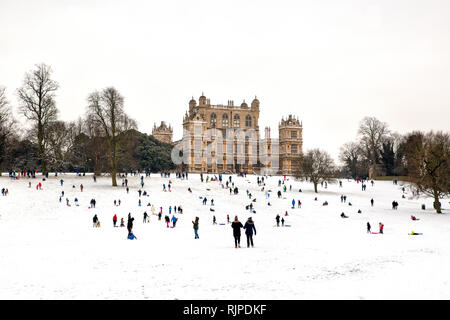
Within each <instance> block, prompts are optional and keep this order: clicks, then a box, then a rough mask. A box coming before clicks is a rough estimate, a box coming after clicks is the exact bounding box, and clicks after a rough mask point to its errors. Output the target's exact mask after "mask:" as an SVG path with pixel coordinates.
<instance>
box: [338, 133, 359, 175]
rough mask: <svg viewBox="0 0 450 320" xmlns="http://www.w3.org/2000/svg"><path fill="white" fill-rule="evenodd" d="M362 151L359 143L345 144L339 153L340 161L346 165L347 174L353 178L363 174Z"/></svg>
mask: <svg viewBox="0 0 450 320" xmlns="http://www.w3.org/2000/svg"><path fill="white" fill-rule="evenodd" d="M361 154H362V150H361V146H360V144H358V143H357V142H348V143H345V144H344V145H343V146H342V147H341V149H340V152H339V160H340V161H341V162H342V163H344V168H345V169H346V171H347V173H348V174H350V175H351V176H352V177H353V178H356V177H358V176H359V175H360V174H361V172H362V169H361V167H362V163H363V159H362V156H361Z"/></svg>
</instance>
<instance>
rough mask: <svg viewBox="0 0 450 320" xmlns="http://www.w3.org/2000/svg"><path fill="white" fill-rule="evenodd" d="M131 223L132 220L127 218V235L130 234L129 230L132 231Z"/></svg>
mask: <svg viewBox="0 0 450 320" xmlns="http://www.w3.org/2000/svg"><path fill="white" fill-rule="evenodd" d="M133 221H134V218H131V217H129V219H128V222H127V229H128V233H130V232H131V229H133Z"/></svg>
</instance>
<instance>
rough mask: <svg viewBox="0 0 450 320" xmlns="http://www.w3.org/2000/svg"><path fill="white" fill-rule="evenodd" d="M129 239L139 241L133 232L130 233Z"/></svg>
mask: <svg viewBox="0 0 450 320" xmlns="http://www.w3.org/2000/svg"><path fill="white" fill-rule="evenodd" d="M128 239H129V240H134V239H136V240H137V238H136V236H135V235H134V234H133V232H131V231H130V233H129V234H128Z"/></svg>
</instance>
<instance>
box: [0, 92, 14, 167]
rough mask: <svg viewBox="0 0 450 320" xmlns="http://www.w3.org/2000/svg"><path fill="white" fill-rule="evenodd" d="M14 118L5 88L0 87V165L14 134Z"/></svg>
mask: <svg viewBox="0 0 450 320" xmlns="http://www.w3.org/2000/svg"><path fill="white" fill-rule="evenodd" d="M14 127H15V120H14V118H13V116H12V114H11V106H10V104H9V102H8V100H7V98H6V89H5V88H4V87H0V165H1V164H3V162H4V160H5V158H6V157H7V153H8V147H9V145H10V138H11V137H12V135H13V134H14ZM0 175H1V171H0Z"/></svg>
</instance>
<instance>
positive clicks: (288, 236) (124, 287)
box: [0, 174, 450, 299]
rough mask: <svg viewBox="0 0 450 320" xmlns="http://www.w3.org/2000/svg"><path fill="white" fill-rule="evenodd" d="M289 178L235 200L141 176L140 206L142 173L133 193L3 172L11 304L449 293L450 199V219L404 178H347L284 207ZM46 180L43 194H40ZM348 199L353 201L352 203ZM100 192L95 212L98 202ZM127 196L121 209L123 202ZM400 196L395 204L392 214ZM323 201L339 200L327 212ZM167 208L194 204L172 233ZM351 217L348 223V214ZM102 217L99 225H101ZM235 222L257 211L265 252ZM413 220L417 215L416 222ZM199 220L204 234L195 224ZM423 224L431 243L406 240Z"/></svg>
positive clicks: (0, 203) (245, 183) (5, 288)
mask: <svg viewBox="0 0 450 320" xmlns="http://www.w3.org/2000/svg"><path fill="white" fill-rule="evenodd" d="M210 176H211V175H210ZM228 177H229V176H228V175H225V176H224V181H223V183H225V181H226V180H227V179H228ZM61 178H63V179H64V186H63V187H61V185H60V183H59V180H60V179H61ZM205 178H206V175H205ZM279 179H280V177H269V178H268V179H266V190H269V189H270V190H272V192H271V193H270V199H269V200H267V199H266V197H265V194H264V192H263V191H261V187H259V186H258V185H257V183H256V176H250V175H249V176H247V177H246V178H244V177H237V176H233V181H234V182H235V185H236V186H237V187H239V194H238V195H230V194H229V190H227V189H222V187H221V185H220V184H219V182H209V183H206V182H204V183H201V182H200V178H199V176H198V175H194V174H192V175H189V180H180V179H176V178H175V176H173V175H172V176H171V178H170V180H171V181H172V182H173V184H172V192H163V191H162V184H163V183H165V184H166V185H167V184H168V181H169V179H168V178H161V177H160V175H152V177H151V178H145V180H144V181H145V186H144V188H142V190H146V191H147V192H148V193H149V196H148V197H141V199H142V204H143V206H142V207H139V206H138V199H139V195H138V192H137V191H138V190H139V188H140V186H139V182H140V180H139V178H138V177H130V176H128V180H129V186H130V193H129V194H127V193H126V191H125V188H124V187H122V186H119V187H116V188H113V187H111V186H110V185H111V179H110V177H99V178H98V179H97V182H96V183H95V182H94V181H93V179H92V176H86V177H76V176H74V175H69V174H66V175H59V176H58V177H54V176H53V175H51V176H50V178H49V179H48V180H47V181H43V182H42V179H41V177H39V178H36V179H27V178H24V179H20V180H17V181H12V180H10V179H9V178H8V177H5V176H3V177H1V178H0V189H1V188H8V189H9V195H8V196H1V195H0V299H450V273H449V272H448V271H449V270H450V215H449V210H447V209H448V208H449V207H450V205H449V199H443V200H442V205H443V207H444V209H445V210H444V214H441V215H438V214H436V213H434V211H433V209H432V200H431V199H430V198H428V199H410V194H409V193H407V194H406V195H405V196H406V198H404V199H403V198H402V193H403V192H402V190H401V182H399V185H393V184H392V182H381V181H376V182H375V185H374V186H373V187H372V186H371V184H370V183H367V190H366V191H362V190H361V184H357V183H356V182H355V181H347V180H343V187H342V188H340V187H339V185H338V184H333V185H332V184H329V185H328V188H327V189H325V188H324V187H320V186H319V194H318V195H315V194H314V193H313V189H312V185H311V184H308V183H301V182H297V181H294V180H292V179H291V180H288V181H286V186H287V192H282V198H280V199H278V198H277V195H276V192H277V191H278V190H282V188H281V187H278V180H279ZM281 179H282V178H281ZM29 181H31V184H32V186H31V188H29V187H28V183H29ZM39 181H41V182H42V184H43V188H42V189H43V190H36V184H37V183H38V182H39ZM121 181H122V180H121V179H118V183H119V185H121ZM80 184H83V185H84V190H83V192H81V191H80V188H79V186H80ZM72 185H75V188H72ZM290 185H292V191H290V190H289V187H290ZM188 187H190V188H191V189H192V191H193V193H192V194H191V193H189V192H188V191H187V189H188ZM299 188H301V189H302V191H303V192H301V193H300V192H298V189H299ZM207 189H210V190H207ZM247 189H248V190H249V191H250V192H251V193H252V195H253V197H255V198H256V199H257V201H256V202H254V208H255V210H256V213H250V212H249V211H247V210H245V205H248V204H250V202H251V201H250V200H249V198H248V197H247V195H246V190H247ZM62 190H64V191H65V196H67V197H68V198H69V200H70V203H71V205H72V206H71V207H68V206H66V201H65V198H63V199H62V202H61V203H60V202H59V196H60V194H61V191H62ZM341 195H346V196H347V203H345V204H344V203H341V199H340V197H341ZM201 196H206V197H207V199H208V202H207V205H202V200H201V199H200V198H199V197H201ZM316 196H317V197H318V201H314V198H315V197H316ZM75 197H77V198H78V199H79V202H80V206H78V207H77V206H74V198H75ZM92 198H95V199H96V201H97V206H96V208H95V209H89V208H88V207H89V202H90V200H91V199H92ZM211 198H213V199H214V202H215V205H214V206H213V207H211V206H210V199H211ZM371 198H373V199H374V201H375V205H374V207H371V205H370V199H371ZM118 199H120V200H121V202H122V204H121V206H119V207H116V206H114V204H113V201H114V200H118ZM292 199H295V201H296V202H297V200H298V199H300V200H301V202H302V207H301V208H300V209H299V208H295V209H291V202H292ZM393 200H397V201H398V203H399V208H398V210H392V208H391V202H392V201H393ZM268 201H270V202H271V204H272V206H267V202H268ZM324 201H328V203H329V205H328V206H322V203H323V202H324ZM149 202H150V203H151V204H153V205H154V206H155V208H156V212H158V211H159V207H163V218H162V220H161V221H158V218H157V216H154V215H151V210H150V207H147V203H149ZM348 202H351V203H352V204H353V205H352V206H349V205H348ZM422 203H425V204H426V210H421V204H422ZM169 205H171V206H172V207H173V206H175V205H176V206H179V205H181V206H182V207H183V210H184V212H183V214H176V215H177V216H178V218H179V220H178V222H177V225H176V227H175V228H167V227H166V224H165V222H164V215H165V214H168V207H169ZM210 208H214V209H215V212H211V211H210ZM358 209H361V210H362V213H361V214H358V213H357V211H358ZM144 211H147V213H149V214H150V223H148V224H144V223H143V222H142V219H143V212H144ZM285 211H288V213H289V216H287V217H285V219H286V224H289V225H291V227H281V226H280V227H276V222H275V216H276V215H277V214H280V216H284V213H285ZM129 212H131V215H132V216H133V217H134V218H135V221H134V228H133V230H134V233H135V235H136V236H137V238H138V240H133V241H131V240H127V239H126V236H127V230H126V228H114V227H113V222H112V217H113V215H114V214H117V216H118V220H119V221H120V218H121V217H123V218H124V219H125V223H126V220H127V215H128V213H129ZM341 212H345V214H346V215H348V216H349V218H348V219H342V218H341V217H340V214H341ZM94 214H97V215H98V217H99V219H100V222H101V227H100V228H93V225H92V217H93V215H94ZM227 214H229V215H230V219H231V220H232V219H233V218H234V216H235V215H238V216H239V220H240V221H241V222H242V223H245V221H246V220H247V218H248V217H249V216H253V219H254V221H255V226H256V230H257V235H256V236H255V237H254V241H255V247H254V248H247V246H246V239H245V235H243V236H242V238H241V246H242V248H238V249H235V248H234V240H233V236H232V229H231V227H230V225H228V224H227V223H226V215H227ZM213 215H215V216H216V218H217V222H218V224H217V225H213V224H212V216H213ZM411 215H415V216H416V217H417V218H419V219H420V220H419V221H412V220H411V219H410V216H411ZM195 216H198V217H199V218H200V229H199V236H200V239H198V240H195V239H194V232H193V228H192V223H191V221H192V220H193V219H194V218H195ZM367 222H370V224H371V225H372V230H373V231H378V223H379V222H383V223H384V225H385V228H384V234H382V235H381V234H368V233H367V232H366V223H367ZM219 223H225V225H220V224H219ZM412 230H414V231H415V232H421V233H423V235H418V236H411V235H408V233H409V232H411V231H412Z"/></svg>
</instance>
